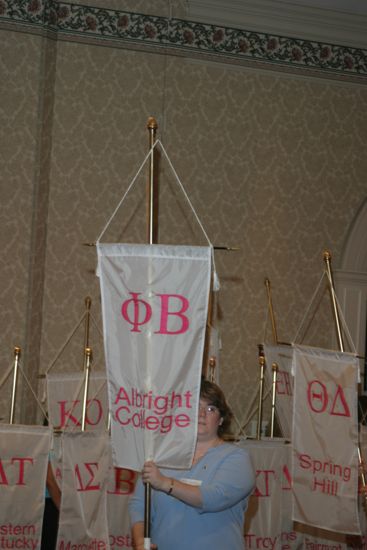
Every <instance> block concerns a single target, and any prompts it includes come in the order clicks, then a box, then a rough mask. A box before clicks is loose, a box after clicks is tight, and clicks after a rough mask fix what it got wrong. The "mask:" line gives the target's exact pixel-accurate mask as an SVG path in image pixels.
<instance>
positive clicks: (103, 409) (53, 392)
mask: <svg viewBox="0 0 367 550" xmlns="http://www.w3.org/2000/svg"><path fill="white" fill-rule="evenodd" d="M84 380H85V376H84V374H83V373H82V372H73V373H63V374H60V373H48V374H47V403H48V414H49V422H50V424H51V425H52V426H55V427H56V426H57V427H58V428H60V429H61V430H65V429H75V428H80V427H81V423H82V416H83V395H84ZM107 424H108V398H107V380H106V374H105V373H104V372H98V371H95V372H92V373H91V374H90V376H89V384H88V399H87V407H86V413H85V427H86V429H87V430H88V431H90V430H105V429H106V427H107Z"/></svg>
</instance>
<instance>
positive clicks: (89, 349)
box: [85, 348, 92, 357]
mask: <svg viewBox="0 0 367 550" xmlns="http://www.w3.org/2000/svg"><path fill="white" fill-rule="evenodd" d="M85 355H86V356H87V357H90V356H91V355H92V349H91V348H85Z"/></svg>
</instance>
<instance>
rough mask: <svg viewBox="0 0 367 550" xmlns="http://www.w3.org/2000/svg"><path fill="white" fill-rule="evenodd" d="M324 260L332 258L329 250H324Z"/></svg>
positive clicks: (327, 260) (328, 260)
mask: <svg viewBox="0 0 367 550" xmlns="http://www.w3.org/2000/svg"><path fill="white" fill-rule="evenodd" d="M324 260H325V262H330V260H331V253H330V251H329V250H324Z"/></svg>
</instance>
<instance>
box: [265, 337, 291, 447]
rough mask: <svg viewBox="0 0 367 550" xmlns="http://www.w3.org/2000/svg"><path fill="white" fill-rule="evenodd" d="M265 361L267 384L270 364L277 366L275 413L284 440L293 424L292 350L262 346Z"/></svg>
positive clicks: (288, 437) (284, 347)
mask: <svg viewBox="0 0 367 550" xmlns="http://www.w3.org/2000/svg"><path fill="white" fill-rule="evenodd" d="M264 354H265V361H266V369H265V375H266V379H267V381H268V384H269V385H270V386H271V384H272V381H273V380H272V368H271V367H272V364H273V363H276V364H277V365H278V371H277V379H276V386H275V389H276V413H277V418H278V421H279V424H280V427H281V430H282V436H283V437H285V438H286V439H291V437H292V423H293V375H292V361H293V349H292V348H291V347H290V346H284V345H283V346H281V345H279V346H270V345H268V344H264Z"/></svg>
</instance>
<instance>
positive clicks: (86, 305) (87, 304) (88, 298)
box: [84, 296, 92, 309]
mask: <svg viewBox="0 0 367 550" xmlns="http://www.w3.org/2000/svg"><path fill="white" fill-rule="evenodd" d="M84 303H85V307H86V308H87V309H90V306H91V305H92V299H91V297H90V296H87V297H86V298H85V300H84Z"/></svg>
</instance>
